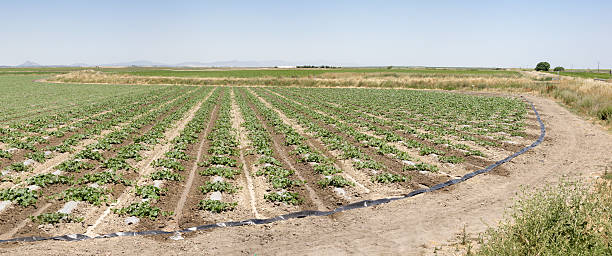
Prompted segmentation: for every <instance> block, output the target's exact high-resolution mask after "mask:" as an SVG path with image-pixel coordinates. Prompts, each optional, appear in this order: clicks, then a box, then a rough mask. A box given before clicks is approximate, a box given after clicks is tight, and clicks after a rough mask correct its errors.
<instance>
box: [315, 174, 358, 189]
mask: <svg viewBox="0 0 612 256" xmlns="http://www.w3.org/2000/svg"><path fill="white" fill-rule="evenodd" d="M317 184H319V186H321V187H322V188H325V187H329V186H331V187H338V188H342V187H347V186H355V183H353V182H351V181H348V180H346V179H345V178H344V177H342V176H340V175H334V176H332V177H331V178H325V179H323V180H320V181H318V182H317Z"/></svg>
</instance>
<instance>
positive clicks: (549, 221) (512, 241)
mask: <svg viewBox="0 0 612 256" xmlns="http://www.w3.org/2000/svg"><path fill="white" fill-rule="evenodd" d="M611 184H612V183H610V182H609V181H603V182H600V183H598V184H597V185H596V186H595V189H594V190H593V189H592V188H590V187H589V186H587V185H584V184H580V183H575V182H574V183H570V182H562V183H561V184H560V185H558V186H555V187H550V186H548V187H545V188H544V189H541V190H538V191H535V192H532V193H526V192H525V191H523V193H522V194H521V195H520V196H519V198H518V199H517V201H516V203H515V204H514V206H512V207H511V209H510V212H509V213H510V215H509V218H508V219H507V220H506V221H504V222H502V223H501V224H500V226H499V227H498V228H496V229H489V230H488V231H487V232H486V233H485V241H487V242H486V243H484V244H483V245H482V247H481V248H480V252H479V253H478V254H481V255H612V247H610V234H611V230H612V213H611V212H610V211H609V209H610V208H611V207H612V186H611Z"/></svg>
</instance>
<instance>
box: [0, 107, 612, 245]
mask: <svg viewBox="0 0 612 256" xmlns="http://www.w3.org/2000/svg"><path fill="white" fill-rule="evenodd" d="M527 98H528V99H529V100H531V101H533V102H534V103H535V105H536V107H537V109H538V111H540V113H541V115H542V119H543V120H544V123H545V124H546V126H547V135H546V138H545V140H544V142H543V143H542V144H541V145H540V146H538V147H537V148H535V149H534V150H532V151H530V152H528V153H526V154H524V155H522V156H519V157H517V158H515V159H514V160H512V161H511V162H509V163H506V164H505V168H506V169H507V170H509V173H510V174H509V176H499V175H495V174H485V175H481V176H479V177H476V178H474V179H471V180H468V181H467V182H465V183H462V184H458V185H456V186H455V188H454V189H453V190H452V191H451V192H435V193H431V194H425V195H419V196H417V197H415V198H412V199H407V200H400V201H395V202H392V203H389V204H386V205H380V206H376V207H372V208H366V209H359V210H354V211H349V212H345V213H340V214H337V215H334V216H331V217H319V218H315V217H309V218H303V219H295V220H289V221H285V222H278V223H274V224H269V225H260V226H245V227H235V228H223V229H217V230H212V231H207V232H201V233H193V234H188V235H186V236H185V240H180V241H172V240H168V239H162V238H160V237H156V238H152V237H122V238H112V239H98V240H87V241H81V242H58V241H45V242H36V243H12V244H3V245H0V253H1V254H10V255H36V254H45V255H48V254H53V255H66V254H71V255H73V254H77V255H80V254H86V255H89V254H95V255H106V254H109V255H117V254H128V255H131V254H149V255H155V254H159V253H160V252H163V253H164V254H170V255H175V254H186V255H191V254H193V255H202V254H203V253H204V254H216V255H218V254H232V255H236V254H244V255H253V254H261V255H270V254H281V255H283V254H284V255H287V254H291V255H295V254H298V255H302V254H313V255H329V254H333V255H337V254H375V255H378V254H401V255H406V254H408V255H429V254H433V253H434V250H436V249H435V248H436V247H442V252H443V253H444V254H451V255H452V254H455V253H456V252H455V249H454V244H456V243H457V241H458V235H459V233H461V231H462V230H463V227H464V226H465V229H466V231H467V232H468V234H470V236H471V237H472V238H475V237H476V235H477V233H478V232H482V231H484V230H485V229H486V228H487V226H490V225H495V223H496V222H497V221H499V220H500V219H501V218H502V217H503V214H504V210H505V209H506V208H507V206H509V205H510V204H511V203H512V197H513V196H515V194H516V193H517V192H518V191H520V187H521V186H522V185H527V186H542V185H544V184H549V183H555V182H557V181H559V179H560V178H561V177H569V178H572V179H573V178H576V177H594V176H597V175H601V174H602V173H603V172H604V170H605V169H606V168H607V169H608V170H611V169H612V153H611V152H612V136H611V135H610V134H609V133H607V132H605V131H603V129H601V128H600V127H597V126H595V125H592V124H590V123H588V122H587V121H584V120H582V119H581V118H579V117H577V116H576V115H574V114H572V113H570V112H569V111H568V110H566V109H565V108H563V107H561V106H559V105H558V104H557V103H555V102H554V101H552V100H548V99H542V98H536V97H527Z"/></svg>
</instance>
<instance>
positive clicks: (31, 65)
mask: <svg viewBox="0 0 612 256" xmlns="http://www.w3.org/2000/svg"><path fill="white" fill-rule="evenodd" d="M17 67H21V68H34V67H42V65H40V64H38V63H36V62H32V61H29V60H28V61H26V62H24V63H22V64H21V65H17Z"/></svg>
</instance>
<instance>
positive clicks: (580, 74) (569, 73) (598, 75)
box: [552, 71, 612, 79]
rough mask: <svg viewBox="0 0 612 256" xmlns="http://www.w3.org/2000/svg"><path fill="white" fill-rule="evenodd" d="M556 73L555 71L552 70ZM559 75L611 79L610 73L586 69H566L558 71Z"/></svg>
mask: <svg viewBox="0 0 612 256" xmlns="http://www.w3.org/2000/svg"><path fill="white" fill-rule="evenodd" d="M552 73H554V74H556V73H557V72H552ZM559 74H560V75H563V76H572V77H580V78H593V79H594V78H597V79H612V75H610V73H604V72H602V73H597V72H586V71H566V72H559Z"/></svg>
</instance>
